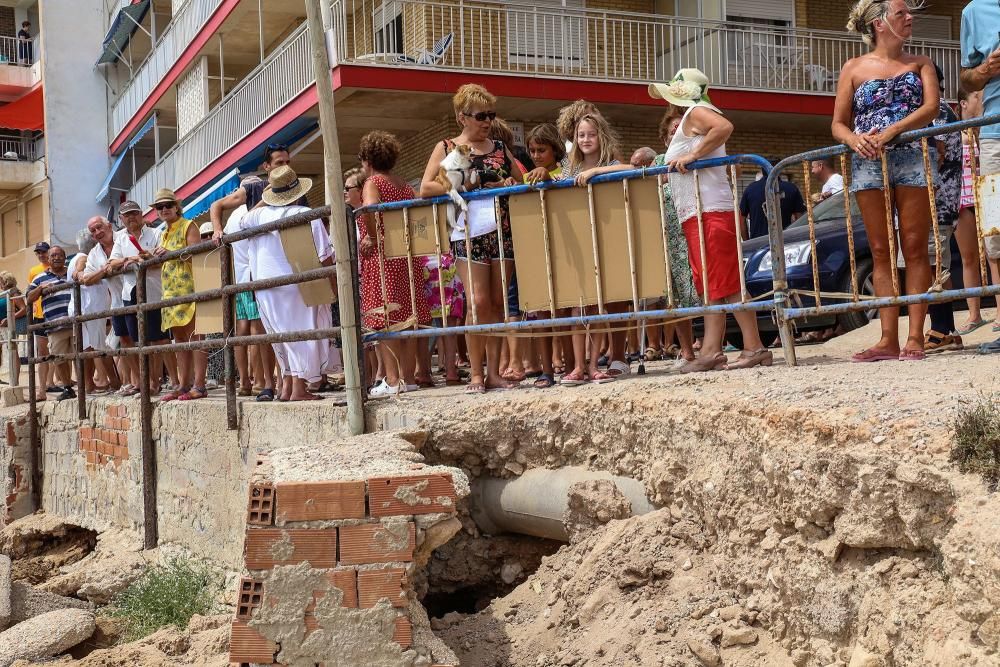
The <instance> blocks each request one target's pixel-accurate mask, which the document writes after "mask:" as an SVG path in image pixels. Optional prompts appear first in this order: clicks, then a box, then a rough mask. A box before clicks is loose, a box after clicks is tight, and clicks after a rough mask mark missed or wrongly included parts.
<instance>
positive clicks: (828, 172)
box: [785, 157, 844, 227]
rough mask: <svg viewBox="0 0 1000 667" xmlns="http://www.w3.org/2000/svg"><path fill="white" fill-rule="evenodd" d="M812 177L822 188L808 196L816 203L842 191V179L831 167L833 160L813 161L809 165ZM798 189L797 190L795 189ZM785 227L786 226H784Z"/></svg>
mask: <svg viewBox="0 0 1000 667" xmlns="http://www.w3.org/2000/svg"><path fill="white" fill-rule="evenodd" d="M810 168H811V171H812V177H813V178H815V179H816V180H818V181H819V183H820V185H821V186H822V188H821V189H820V191H819V192H818V193H816V194H814V195H810V196H811V197H812V200H813V201H814V202H816V203H819V202H821V201H823V200H824V199H829V198H830V197H832V196H833V195H835V194H837V193H838V192H843V191H844V177H843V175H842V174H838V173H837V170H836V169H835V168H834V166H833V158H832V157H825V158H822V159H819V160H813V161H812V165H811V167H810ZM796 189H798V188H796ZM785 226H786V227H787V226H788V225H785Z"/></svg>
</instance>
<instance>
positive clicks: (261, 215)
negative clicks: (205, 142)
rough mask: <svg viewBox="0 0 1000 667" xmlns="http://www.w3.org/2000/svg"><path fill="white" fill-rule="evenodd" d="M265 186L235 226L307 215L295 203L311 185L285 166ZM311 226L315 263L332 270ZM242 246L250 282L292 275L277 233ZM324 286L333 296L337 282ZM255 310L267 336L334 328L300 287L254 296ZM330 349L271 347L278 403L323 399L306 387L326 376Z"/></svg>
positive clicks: (320, 344) (328, 250) (317, 229)
mask: <svg viewBox="0 0 1000 667" xmlns="http://www.w3.org/2000/svg"><path fill="white" fill-rule="evenodd" d="M268 181H269V183H270V187H268V188H267V189H266V190H265V191H264V194H263V202H264V205H263V206H257V207H255V208H253V209H252V210H250V211H248V212H247V214H246V215H245V216H243V218H242V219H241V220H240V229H243V230H245V229H253V228H255V227H260V226H261V225H266V224H268V223H270V222H275V221H277V220H280V219H282V218H285V217H288V216H290V215H295V214H297V213H303V212H305V211H306V210H308V209H307V207H304V206H299V205H297V204H296V203H295V202H296V201H298V200H299V198H300V197H301V196H302V195H304V194H305V193H306V192H309V189H310V188H312V180H310V179H308V178H299V177H298V176H296V174H295V172H294V171H293V170H292V168H291V167H287V166H285V167H277V168H275V169H272V170H271V171H270V172H269V174H268ZM310 224H311V228H312V238H313V243H314V244H315V246H316V248H315V249H316V255H317V257H318V258H319V260H320V262H321V263H322V264H323V266H332V265H333V247H332V246H331V245H330V237H329V235H327V232H326V228H325V227H324V226H323V221H322V220H320V219H318V218H317V219H316V220H313V221H312V222H311V223H310ZM247 240H248V241H249V243H250V245H249V247H248V253H247V254H248V258H249V262H250V272H251V273H252V274H253V276H254V279H255V280H267V279H268V278H279V277H282V276H287V275H291V274H292V273H294V269H293V268H292V265H291V263H290V262H289V260H288V257H287V255H286V254H285V249H284V246H283V245H282V240H281V235H280V234H279V232H276V231H275V232H270V233H267V234H259V235H257V236H253V237H251V238H249V239H247ZM329 280H330V285H331V286H332V287H333V289H334V290H336V278H335V277H333V276H331V277H330V279H329ZM257 307H258V309H259V310H260V317H261V321H262V322H263V323H264V329H265V330H266V331H267V333H271V334H273V333H291V332H297V331H312V330H317V329H329V328H330V327H331V326H333V314H332V312H331V310H330V306H329V305H321V306H307V305H306V302H305V300H304V299H303V296H302V292H301V290H300V286H299V285H284V286H282V287H274V288H271V289H266V290H259V291H258V292H257ZM331 347H332V343H331V341H330V340H329V339H322V340H304V341H297V342H294V343H274V345H273V348H274V354H275V356H276V357H277V359H278V367H279V368H280V369H281V394H280V397H279V400H282V401H317V400H319V399H321V398H322V396H318V395H316V394H313V393H310V392H309V390H308V387H307V385H308V383H310V382H316V381H318V380H320V378H322V376H323V374H324V373H325V372H326V370H327V368H328V366H329V363H330V350H331ZM267 379H268V378H265V381H267ZM261 396H262V397H263V399H262V400H268V398H274V391H273V389H272V388H271V387H267V388H265V389H264V390H263V391H262V392H261Z"/></svg>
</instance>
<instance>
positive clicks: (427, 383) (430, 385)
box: [417, 380, 437, 389]
mask: <svg viewBox="0 0 1000 667" xmlns="http://www.w3.org/2000/svg"><path fill="white" fill-rule="evenodd" d="M417 386H418V387H420V388H421V389H433V388H434V387H436V386H437V385H436V384H434V383H433V382H431V381H430V380H424V381H423V382H418V383H417Z"/></svg>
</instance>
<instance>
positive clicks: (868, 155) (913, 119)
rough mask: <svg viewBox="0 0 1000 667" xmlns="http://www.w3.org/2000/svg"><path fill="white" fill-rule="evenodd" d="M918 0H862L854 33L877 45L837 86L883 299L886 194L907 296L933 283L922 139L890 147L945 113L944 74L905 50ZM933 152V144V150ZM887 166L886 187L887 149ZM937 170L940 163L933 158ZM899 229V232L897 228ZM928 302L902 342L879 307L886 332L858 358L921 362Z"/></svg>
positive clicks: (891, 317) (887, 286) (891, 316)
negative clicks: (941, 81) (940, 78)
mask: <svg viewBox="0 0 1000 667" xmlns="http://www.w3.org/2000/svg"><path fill="white" fill-rule="evenodd" d="M913 7H914V3H913V0H860V1H859V2H857V3H856V4H855V5H854V8H853V9H852V11H851V16H850V21H849V22H848V24H847V28H848V30H853V31H856V32H859V33H861V35H862V38H863V39H864V41H865V43H866V44H868V45H869V46H870V47H872V50H871V51H870V52H869V53H867V54H865V55H863V56H860V57H858V58H854V59H852V60H849V61H847V62H846V63H845V64H844V67H843V69H842V70H841V73H840V82H839V84H838V85H837V101H836V105H835V107H834V112H833V127H832V130H833V138H834V139H836V140H837V141H839V142H841V143H843V144H845V145H847V146H848V147H849V148H850V149H851V150H853V151H854V155H852V156H851V168H852V178H851V181H852V182H851V192H853V193H855V197H856V198H857V201H858V207H859V208H860V209H861V216H862V218H863V219H864V223H865V231H866V232H867V234H868V243H869V245H870V246H871V253H872V261H873V263H874V268H873V279H874V283H875V294H876V295H877V296H892V295H893V275H892V272H893V271H895V270H896V258H895V257H893V256H892V255H891V252H890V247H891V246H890V243H889V229H890V228H891V227H892V226H893V222H892V221H889V222H888V223H887V221H886V206H885V197H891V202H892V204H893V205H894V206H895V216H894V217H895V218H897V219H898V221H899V232H898V233H899V237H898V238H899V243H898V244H895V245H896V246H897V247H899V248H900V250H901V251H902V254H903V258H904V259H905V261H906V286H905V287H906V289H905V292H906V294H922V293H924V292H926V291H927V289H928V288H929V287H930V284H931V265H930V259H929V257H928V252H927V246H928V239H929V238H930V227H931V211H930V202H929V200H928V197H927V180H926V179H927V177H928V176H929V177H930V178H932V179H933V178H934V174H929V175H926V174H924V160H923V154H922V153H921V150H920V143H919V142H911V143H906V144H896V145H892V146H888V145H887V144H889V142H891V141H892V140H893V139H895V138H896V137H898V136H899V135H900V134H902V133H903V132H906V131H909V130H916V129H920V128H922V127H926V126H928V125H930V124H931V122H932V121H933V120H934V119H935V118H936V117H937V114H938V99H939V92H938V79H937V74H936V73H935V71H934V64H933V63H932V62H931V61H930V59H929V58H927V57H926V56H917V55H913V54H910V53H907V52H906V51H904V46H905V45H906V41H907V40H908V39H909V38H910V36H911V35H912V34H913V16H912V14H911V13H910V10H911V9H912V8H913ZM931 150H933V148H932V149H931ZM883 152H885V156H886V166H887V167H888V172H889V173H888V179H887V180H888V185H889V187H890V188H891V192H885V181H884V180H883V175H882V153H883ZM930 163H931V168H932V169H934V166H935V165H936V163H937V159H936V156H934V155H932V156H931V160H930ZM893 233H895V232H893ZM926 315H927V305H926V304H922V305H917V306H910V309H909V316H910V320H909V333H908V335H907V339H906V343H905V344H904V345H903V347H902V349H900V345H899V308H883V309H881V310H880V311H879V317H880V320H879V321H880V324H881V326H882V337H881V339H880V340H879V341H878V342H877V343H876V344H875V345H873V346H872V347H870V348H868V349H866V350H864V351H863V352H859V353H858V354H855V355H854V356H853V357H852V361H857V362H869V361H889V360H897V359H898V360H900V361H916V360H920V359H923V358H924V319H925V317H926Z"/></svg>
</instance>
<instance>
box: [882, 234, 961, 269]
mask: <svg viewBox="0 0 1000 667" xmlns="http://www.w3.org/2000/svg"><path fill="white" fill-rule="evenodd" d="M931 231H932V232H933V231H934V230H933V228H932V229H931ZM954 233H955V227H954V226H952V225H938V238H939V239H940V240H941V268H942V270H943V271H945V272H946V271H950V270H951V236H952V234H954ZM927 256H928V257H929V258H930V261H931V266H937V252H936V250H935V248H934V235H933V234H928V235H927ZM896 266H897V267H898V268H900V269H905V268H906V262H905V261H904V260H903V250H902V248H897V249H896Z"/></svg>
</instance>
